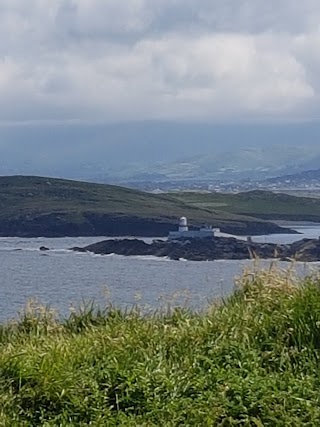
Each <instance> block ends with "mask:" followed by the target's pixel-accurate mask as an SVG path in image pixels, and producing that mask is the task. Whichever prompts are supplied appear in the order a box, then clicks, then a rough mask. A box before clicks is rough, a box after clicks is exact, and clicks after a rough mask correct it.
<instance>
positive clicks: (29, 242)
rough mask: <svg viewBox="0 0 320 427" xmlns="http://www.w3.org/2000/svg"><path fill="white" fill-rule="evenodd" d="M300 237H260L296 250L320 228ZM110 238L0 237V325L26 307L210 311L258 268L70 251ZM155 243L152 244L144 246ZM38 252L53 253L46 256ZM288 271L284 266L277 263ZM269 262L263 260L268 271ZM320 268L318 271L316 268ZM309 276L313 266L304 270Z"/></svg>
mask: <svg viewBox="0 0 320 427" xmlns="http://www.w3.org/2000/svg"><path fill="white" fill-rule="evenodd" d="M296 228H297V229H298V230H299V232H300V233H301V235H291V234H288V235H273V236H272V235H270V236H258V237H254V238H253V240H255V241H261V242H265V241H267V242H278V243H280V242H281V243H291V242H292V241H294V240H299V239H301V238H304V237H309V238H315V237H319V236H320V225H316V226H315V225H313V226H311V225H309V226H307V225H302V226H300V227H296ZM103 239H105V237H79V238H57V239H48V238H37V239H22V238H0V259H1V275H0V291H1V298H0V322H3V321H6V320H8V319H12V318H16V317H17V316H18V313H19V312H21V311H22V310H23V309H24V307H25V305H26V303H27V301H29V300H32V301H34V302H35V303H41V304H45V305H49V306H50V307H51V308H54V309H57V311H58V312H59V313H60V314H61V315H62V316H67V315H68V314H69V313H70V310H72V309H74V308H78V307H79V306H80V305H82V304H84V303H86V302H88V301H95V302H96V303H97V304H100V305H101V306H104V305H106V304H109V303H113V304H114V305H117V306H121V307H130V306H132V305H133V304H139V305H141V306H142V307H144V308H145V309H148V308H152V309H154V308H157V307H160V306H164V305H167V304H170V305H172V306H174V305H187V306H189V307H192V308H202V307H205V306H206V305H207V304H208V302H209V301H211V300H213V299H215V298H221V297H225V296H227V295H229V294H230V293H231V292H232V291H233V289H234V279H235V277H236V276H239V275H241V273H242V271H243V269H244V268H247V267H250V268H253V262H252V261H223V260H222V261H220V260H219V261H210V262H194V261H191V262H190V261H185V260H180V261H171V260H168V259H163V258H156V257H123V256H117V255H108V256H100V255H92V254H87V253H75V252H72V251H69V250H68V248H70V247H72V246H85V245H88V244H90V243H94V242H97V241H100V240H103ZM145 240H146V241H151V240H152V239H145ZM40 246H47V247H48V248H50V251H48V252H42V251H40V250H39V247H40ZM279 264H280V265H281V267H284V268H286V267H287V265H286V263H279ZM269 265H270V261H263V262H262V261H261V262H260V266H261V267H267V266H269ZM317 268H319V266H318V264H317V263H315V264H313V265H312V269H317ZM298 269H299V272H300V273H301V274H306V273H307V272H308V271H309V266H306V265H305V264H301V265H298Z"/></svg>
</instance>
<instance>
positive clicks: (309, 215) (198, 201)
mask: <svg viewBox="0 0 320 427" xmlns="http://www.w3.org/2000/svg"><path fill="white" fill-rule="evenodd" d="M172 197H173V198H175V199H176V200H183V201H184V202H185V203H187V204H189V205H190V206H194V207H195V208H199V209H207V210H208V211H210V210H212V211H214V210H215V209H220V210H223V211H225V212H227V213H229V214H237V215H244V216H251V217H255V218H262V219H265V220H288V221H290V220H291V221H320V200H319V199H318V198H316V199H315V198H311V197H296V196H291V195H288V194H276V193H272V192H271V191H261V190H257V191H248V192H243V193H239V194H225V193H196V192H191V193H187V192H185V193H177V194H174V195H172Z"/></svg>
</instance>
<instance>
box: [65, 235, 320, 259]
mask: <svg viewBox="0 0 320 427" xmlns="http://www.w3.org/2000/svg"><path fill="white" fill-rule="evenodd" d="M71 249H72V250H74V251H78V252H92V253H95V254H100V255H107V254H117V255H125V256H137V255H138V256H146V255H147V256H148V255H149V256H150V255H152V256H156V257H167V258H169V259H172V260H179V259H186V260H190V261H213V260H219V259H226V260H244V259H251V258H255V257H257V258H261V259H271V258H276V259H280V260H282V261H288V260H293V259H294V260H297V261H303V262H313V261H320V240H319V239H302V240H299V241H297V242H294V243H292V244H287V245H283V244H273V243H254V242H252V241H250V239H249V240H248V241H244V240H238V239H235V238H229V237H215V238H213V239H212V238H206V239H191V240H181V241H162V240H154V241H153V242H152V243H145V242H144V241H143V240H139V239H111V240H104V241H101V242H98V243H94V244H92V245H88V246H85V247H83V248H79V247H74V248H71Z"/></svg>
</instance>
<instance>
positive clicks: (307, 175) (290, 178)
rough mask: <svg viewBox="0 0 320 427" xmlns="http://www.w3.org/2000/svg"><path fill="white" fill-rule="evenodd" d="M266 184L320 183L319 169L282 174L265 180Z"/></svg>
mask: <svg viewBox="0 0 320 427" xmlns="http://www.w3.org/2000/svg"><path fill="white" fill-rule="evenodd" d="M265 182H266V183H268V184H281V183H282V184H290V183H291V184H294V183H299V184H310V185H311V184H320V169H312V170H307V171H303V172H298V173H294V174H290V175H282V176H277V177H274V178H268V179H266V180H265Z"/></svg>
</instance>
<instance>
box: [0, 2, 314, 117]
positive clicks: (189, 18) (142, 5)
mask: <svg viewBox="0 0 320 427" xmlns="http://www.w3.org/2000/svg"><path fill="white" fill-rule="evenodd" d="M319 15H320V3H319V1H318V0H305V1H304V2H301V1H299V0H277V1H276V0H268V1H267V2H266V1H265V0H126V1H125V0H54V1H52V0H28V1H22V0H1V1H0V118H1V120H0V121H1V123H2V124H10V123H11V124H17V123H28V122H30V123H33V122H46V121H48V122H68V121H71V122H89V123H90V122H94V121H98V122H113V121H117V122H119V121H127V120H158V119H159V120H200V121H215V120H218V121H220V120H222V121H235V120H249V121H250V120H305V119H310V118H311V119H317V117H318V116H319V112H320V100H319V91H320V79H319V77H318V76H319V72H320V56H319V46H320V25H319V19H318V17H319Z"/></svg>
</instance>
